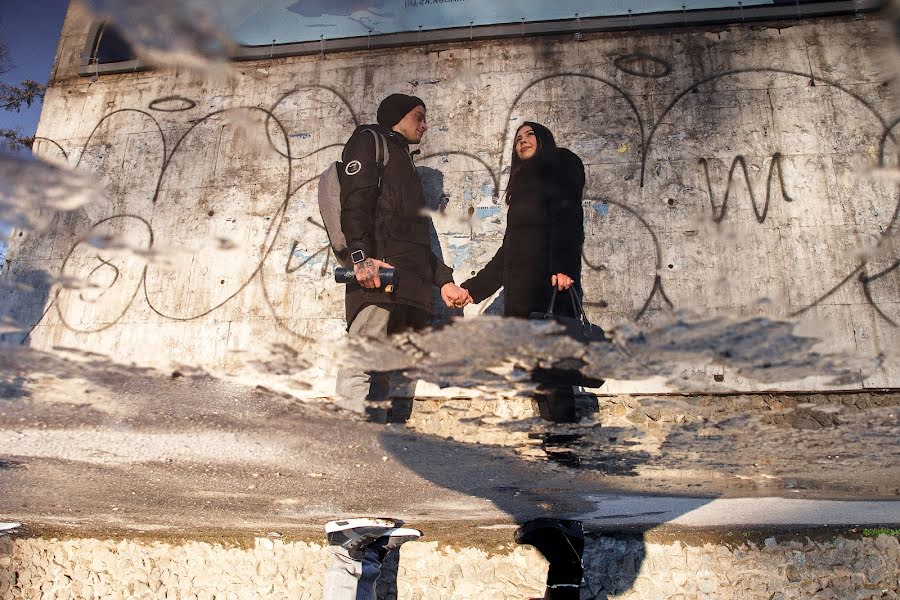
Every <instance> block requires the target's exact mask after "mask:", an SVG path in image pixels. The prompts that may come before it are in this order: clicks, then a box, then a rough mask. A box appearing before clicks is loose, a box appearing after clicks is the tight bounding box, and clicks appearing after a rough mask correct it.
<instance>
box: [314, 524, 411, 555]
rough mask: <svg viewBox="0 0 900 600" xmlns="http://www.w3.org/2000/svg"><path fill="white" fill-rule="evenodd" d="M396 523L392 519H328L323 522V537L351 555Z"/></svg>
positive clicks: (394, 526) (330, 543) (386, 531)
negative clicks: (326, 521)
mask: <svg viewBox="0 0 900 600" xmlns="http://www.w3.org/2000/svg"><path fill="white" fill-rule="evenodd" d="M398 525H400V523H399V522H397V521H394V520H393V519H343V520H341V521H329V522H328V523H326V524H325V537H327V538H328V544H329V545H331V546H340V547H341V548H343V549H344V550H346V551H347V552H348V553H349V554H350V555H351V556H353V555H354V554H358V553H359V552H360V551H361V550H362V549H363V548H365V547H366V546H368V545H369V544H371V543H372V542H374V541H375V540H377V539H378V538H380V537H381V536H383V535H385V534H386V533H388V532H389V531H391V530H392V529H395V528H396V527H397V526H398Z"/></svg>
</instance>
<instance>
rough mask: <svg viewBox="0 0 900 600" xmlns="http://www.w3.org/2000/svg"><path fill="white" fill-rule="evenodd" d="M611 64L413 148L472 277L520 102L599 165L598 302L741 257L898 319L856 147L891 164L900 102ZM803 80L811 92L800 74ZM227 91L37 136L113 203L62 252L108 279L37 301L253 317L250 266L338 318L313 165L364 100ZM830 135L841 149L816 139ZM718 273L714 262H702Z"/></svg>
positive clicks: (880, 214) (660, 66)
mask: <svg viewBox="0 0 900 600" xmlns="http://www.w3.org/2000/svg"><path fill="white" fill-rule="evenodd" d="M613 67H614V69H615V70H616V75H615V77H606V76H602V75H598V74H594V73H587V72H585V73H582V72H571V71H567V72H558V73H552V74H547V75H543V76H541V77H538V78H536V79H534V80H533V81H531V82H529V83H528V84H527V85H525V86H524V87H522V89H521V91H520V92H519V93H518V94H517V95H516V96H515V98H514V99H513V101H512V103H511V105H510V106H509V109H508V113H507V115H506V119H505V121H503V122H502V123H503V127H502V130H501V131H497V132H495V133H494V134H491V133H489V132H487V133H486V132H482V131H479V130H477V124H475V123H472V124H471V126H473V127H476V129H473V130H472V131H471V132H470V133H471V135H472V136H475V137H480V138H482V139H483V140H487V142H486V143H487V144H488V145H489V146H491V147H493V148H494V150H492V151H490V152H486V151H474V150H471V149H460V148H452V147H445V148H440V149H438V150H435V149H434V148H433V147H432V146H429V152H428V153H427V154H426V155H424V156H421V157H420V158H418V163H419V164H420V165H422V166H423V167H427V168H430V169H434V170H436V171H437V172H440V173H442V175H443V176H442V177H441V183H440V184H438V185H437V188H442V189H435V190H433V191H430V192H429V194H432V195H434V194H436V195H438V196H439V198H437V199H436V200H434V201H433V202H432V201H431V200H430V204H434V205H435V206H436V207H438V208H439V209H440V210H447V211H449V212H451V213H454V214H457V215H458V216H459V217H460V218H459V219H457V220H456V221H453V222H452V223H451V224H450V225H448V226H446V227H443V229H442V228H441V226H439V230H440V231H439V233H440V235H441V242H442V243H441V245H442V247H444V248H445V251H446V252H447V254H448V256H447V257H446V258H447V259H448V260H447V261H446V262H448V263H452V264H454V266H455V267H457V268H458V271H457V272H458V273H462V274H463V277H465V276H466V275H467V272H468V271H469V270H472V271H474V270H475V269H477V268H480V266H483V264H484V263H486V262H487V260H488V259H489V258H490V253H489V252H487V250H485V249H487V248H496V246H497V245H498V244H499V238H500V237H501V236H502V226H503V225H502V204H501V199H500V198H501V194H500V191H501V189H500V188H501V185H502V182H503V180H502V176H503V175H506V174H508V172H509V157H510V152H511V137H512V134H513V133H514V131H515V127H516V124H517V123H518V122H521V121H522V120H525V118H526V117H527V118H528V119H533V120H538V121H543V122H545V123H547V124H548V125H549V126H550V127H551V129H553V130H554V133H555V134H556V136H557V139H558V140H560V141H561V143H563V145H567V146H569V147H570V148H571V149H573V150H574V151H575V152H576V153H577V154H579V155H580V156H581V157H582V159H583V160H584V162H585V164H586V167H587V171H588V186H587V188H586V193H585V200H584V203H585V208H586V211H585V213H586V232H587V237H588V239H587V241H586V244H585V250H584V265H585V267H586V269H587V271H588V273H594V275H588V276H586V277H585V281H586V288H588V289H587V298H588V302H587V304H588V306H591V307H592V308H591V310H592V311H597V312H599V313H602V312H603V311H605V310H610V311H614V312H616V313H618V314H621V315H623V316H627V317H630V318H633V319H641V318H643V317H644V316H645V315H647V314H648V313H650V312H653V311H654V310H659V309H668V308H673V307H675V306H681V305H685V304H689V303H690V301H691V298H692V297H696V296H697V295H698V294H699V295H700V296H701V297H702V296H703V294H704V293H706V292H704V290H703V289H702V288H703V286H704V285H706V283H707V282H708V281H709V280H711V279H712V278H713V277H714V276H715V275H716V273H721V272H722V271H727V270H728V269H729V265H734V264H740V265H741V266H742V267H743V266H745V265H744V264H743V263H746V266H747V268H748V269H749V270H754V271H756V272H757V273H758V275H757V276H756V277H755V278H753V281H751V282H749V283H747V284H746V285H744V286H743V287H740V286H739V289H738V291H737V292H736V293H738V294H739V295H740V296H741V297H740V298H738V299H733V300H732V301H733V303H734V304H738V303H740V302H747V301H751V300H752V299H753V298H755V297H764V296H766V295H768V294H771V292H772V289H773V287H774V288H779V289H787V293H788V295H789V296H790V304H791V306H792V307H794V314H802V313H804V312H806V311H809V310H810V309H812V308H813V307H816V306H818V305H820V304H822V303H825V302H826V301H827V300H828V299H829V298H833V297H835V296H836V295H838V294H842V293H850V291H849V288H851V287H852V286H853V285H854V284H855V285H857V286H859V287H858V292H859V294H860V295H861V296H862V297H864V299H865V301H866V302H868V303H869V304H870V305H871V306H872V307H873V309H874V311H875V313H876V314H877V315H878V316H879V318H880V319H881V320H882V321H883V322H885V323H887V324H889V325H890V326H894V327H896V326H897V322H898V315H897V314H895V313H896V311H897V306H896V298H895V297H894V294H893V292H892V290H893V289H895V288H896V285H897V284H896V281H895V280H896V278H897V277H898V275H900V270H898V264H900V262H898V259H897V256H896V255H895V254H891V251H890V250H888V251H886V252H871V253H869V254H866V255H860V254H859V253H855V252H853V249H854V248H855V244H857V243H858V242H859V241H860V238H861V240H862V241H863V242H865V243H867V244H869V245H871V246H872V247H874V248H876V249H877V248H882V247H884V246H887V245H889V244H888V242H889V240H890V237H891V236H892V235H895V234H896V227H897V220H898V211H900V203H898V201H897V193H896V189H895V188H894V187H893V184H891V183H881V184H879V183H872V182H871V181H869V180H867V179H865V178H864V177H861V176H860V177H857V178H855V179H854V178H853V176H851V175H850V173H860V171H861V170H862V169H860V164H859V161H858V159H859V157H860V156H865V155H866V153H868V155H869V156H868V158H869V159H870V165H869V166H871V163H872V162H874V164H876V165H878V166H881V167H884V166H886V165H888V164H889V163H890V162H891V160H892V153H893V152H894V144H895V139H894V129H895V128H896V126H897V123H898V122H897V121H896V120H895V121H893V122H891V121H888V119H887V118H886V117H885V116H883V115H882V114H880V112H879V111H878V110H877V108H876V107H875V105H874V104H873V103H872V102H870V101H869V100H867V99H866V98H864V97H863V96H862V95H860V94H859V93H857V92H855V91H854V90H851V89H849V88H847V87H845V86H842V85H841V84H840V83H838V82H834V81H827V80H823V79H816V80H811V77H810V75H809V74H808V73H802V72H799V71H790V70H783V69H774V68H756V69H741V70H729V71H725V72H722V73H719V74H716V75H713V76H709V77H704V78H702V79H699V80H697V81H694V82H693V83H690V84H689V85H687V86H686V87H684V88H683V89H681V90H680V91H677V92H676V93H674V95H672V96H671V98H672V99H671V101H670V102H668V104H667V105H666V106H665V107H664V108H663V109H662V110H661V111H653V110H651V107H650V106H649V105H648V98H647V96H646V94H644V95H642V94H639V93H636V92H630V91H629V86H630V84H631V83H633V82H634V81H638V82H640V81H652V82H654V85H659V82H661V81H665V78H666V77H669V76H670V75H671V74H672V71H673V69H672V67H671V65H670V64H669V63H668V62H667V61H666V60H664V59H662V58H660V57H655V56H652V55H650V54H646V53H635V54H628V55H622V56H619V57H617V58H616V59H615V60H614V61H613ZM635 87H638V86H635ZM801 88H802V89H805V90H807V92H806V94H807V95H806V96H803V94H798V93H797V90H798V89H801ZM819 90H827V96H828V98H829V100H830V101H831V102H832V105H833V107H834V108H833V117H834V119H833V120H834V122H836V123H841V122H843V123H846V124H847V129H846V130H839V131H831V132H823V130H822V128H821V125H820V124H818V123H814V122H812V121H811V119H810V116H809V115H810V114H813V112H814V111H813V110H812V109H811V108H810V105H811V104H812V103H816V102H818V101H819V99H820V96H821V94H822V93H826V92H820V91H819ZM817 94H818V95H817ZM226 103H227V102H226V100H224V99H221V98H212V99H201V98H187V97H184V96H179V95H170V96H165V97H160V98H157V99H154V100H152V101H151V102H149V104H148V105H147V106H146V107H139V108H129V107H124V108H118V109H116V110H112V111H111V112H109V113H107V114H106V115H104V116H103V117H102V118H101V119H100V121H99V122H98V123H97V124H96V126H95V127H94V128H93V131H92V132H91V133H90V135H89V136H88V138H87V141H86V142H85V143H84V144H83V145H82V146H81V147H80V148H77V149H76V148H68V149H66V148H64V144H62V143H60V142H57V141H54V140H50V139H46V138H39V142H38V144H37V150H38V152H39V153H41V154H43V155H46V156H56V157H57V158H59V159H60V160H63V161H67V162H69V163H70V164H72V163H74V164H75V165H76V166H77V167H78V168H80V169H83V170H86V171H89V172H91V173H94V174H95V175H96V176H97V177H98V179H99V180H100V182H101V183H102V185H104V186H105V187H106V189H107V191H108V195H109V198H110V202H109V204H108V205H107V206H90V207H86V208H84V209H83V210H82V211H80V212H79V213H78V214H74V215H69V216H61V217H59V219H61V220H68V225H69V227H70V229H69V230H70V231H80V232H83V233H82V234H81V235H80V236H79V239H78V241H77V242H76V243H74V244H73V245H72V246H71V248H70V249H69V250H68V252H67V254H66V255H65V256H64V257H63V259H62V263H61V265H62V266H61V273H60V275H61V276H62V277H63V278H68V279H72V280H76V279H80V280H86V281H88V282H90V283H92V284H93V286H92V287H91V288H90V289H89V290H75V289H68V288H66V287H61V288H60V289H58V290H57V291H56V293H55V294H54V295H53V297H52V298H51V304H50V306H49V307H48V310H46V311H44V313H43V314H42V315H41V318H42V319H43V318H44V316H45V315H46V314H49V313H50V312H51V310H50V309H52V312H55V313H56V315H58V318H59V321H60V322H61V323H62V324H64V325H65V326H66V327H68V328H70V329H72V330H74V331H79V332H85V333H88V332H98V331H102V330H104V329H108V328H109V327H112V326H113V325H115V324H116V323H119V322H121V321H122V319H124V318H125V317H126V315H127V314H128V313H129V311H131V310H133V309H134V307H135V304H136V303H137V302H141V303H142V305H143V306H144V307H145V308H147V309H148V310H150V311H152V313H154V314H156V315H158V316H159V317H162V318H164V319H167V320H172V321H190V320H195V319H199V318H202V317H206V316H208V315H211V314H213V313H216V314H217V316H219V315H221V318H222V319H223V320H229V319H240V318H242V317H243V316H244V315H245V312H246V311H245V308H242V307H239V306H237V303H235V302H233V300H234V299H235V298H237V297H239V296H241V295H242V294H245V293H246V292H247V290H248V288H249V287H250V286H251V285H253V284H259V288H258V289H259V290H260V291H261V294H262V299H263V302H264V304H265V311H266V312H267V313H268V315H269V316H270V317H274V318H275V319H276V320H277V322H278V323H279V325H280V326H281V327H282V328H284V329H285V330H287V331H291V332H294V333H295V334H297V335H302V333H301V329H300V328H299V327H297V326H296V319H297V313H298V311H299V310H300V307H301V306H311V305H314V304H316V303H317V301H320V300H321V299H322V298H323V294H324V295H325V296H328V295H329V294H330V297H331V299H332V300H334V302H327V303H325V304H327V305H328V306H329V308H325V309H323V310H326V311H329V312H328V313H327V316H332V317H339V316H340V310H339V309H336V308H334V306H339V305H340V296H339V295H338V294H339V291H338V290H336V289H335V286H328V285H327V283H326V282H323V281H322V278H327V277H328V274H329V270H330V267H331V266H333V264H334V261H333V256H332V255H331V250H330V247H329V246H328V243H327V237H326V235H325V232H324V228H323V226H322V225H321V221H320V219H319V217H318V211H317V207H316V206H315V201H314V199H313V198H314V193H315V188H316V185H315V182H316V178H317V174H318V173H320V172H321V171H322V170H324V168H325V167H326V166H327V165H328V164H329V163H330V162H331V161H334V160H336V159H337V157H338V156H339V154H340V149H341V148H342V144H343V142H344V141H345V140H346V139H347V138H348V137H349V135H350V133H352V131H353V129H354V128H355V127H356V126H358V125H359V123H360V120H359V117H358V115H357V112H356V111H355V110H354V108H353V106H352V105H351V102H350V101H349V100H348V99H347V98H346V97H345V96H343V95H342V94H341V93H340V92H339V91H338V90H336V89H334V88H331V87H328V86H322V85H315V84H311V85H303V86H299V87H296V88H294V89H291V90H288V91H286V92H285V93H284V94H282V95H281V96H280V97H279V98H278V99H277V100H276V101H275V103H274V104H273V105H272V106H271V107H270V108H260V107H250V106H246V107H225V106H224V105H225V104H226ZM585 107H592V110H591V111H586V110H585ZM748 107H751V108H753V110H750V111H749V112H748ZM754 110H755V111H756V112H754ZM657 113H658V114H657ZM748 114H749V115H751V116H753V117H754V118H748ZM850 115H852V119H851V118H849V116H850ZM430 116H431V120H432V121H433V122H438V123H439V122H440V120H441V116H440V115H439V114H434V113H432V114H431V115H430ZM845 117H847V118H846V120H845V121H844V120H843V119H844V118H845ZM788 123H791V125H790V127H789V126H788ZM850 123H852V126H851V125H850ZM798 124H799V125H798ZM434 129H436V128H434V127H433V131H432V132H430V133H429V136H430V137H432V138H435V139H436V143H437V144H438V145H439V144H441V143H442V142H441V140H443V139H445V138H446V136H443V137H442V136H441V135H440V134H439V132H440V131H443V130H444V128H441V129H439V130H438V133H435V132H434ZM829 136H830V137H829ZM491 140H493V141H491ZM823 140H824V141H823ZM834 140H839V141H840V143H841V144H842V147H837V146H833V147H831V148H828V149H822V145H823V144H824V143H825V142H827V143H831V142H832V141H834ZM873 147H874V148H876V150H875V151H874V152H873V151H872V150H871V148H873ZM817 149H818V150H817ZM873 154H874V156H872V155H873ZM790 173H793V176H790V175H789V174H790ZM427 187H428V186H426V188H427ZM823 211H825V212H827V213H828V214H823ZM829 211H830V212H829ZM162 214H168V215H175V217H173V218H168V219H166V218H161V217H160V215H162ZM744 217H747V220H749V222H750V223H755V224H756V225H757V227H756V228H746V227H745V230H746V231H749V233H748V234H747V235H748V236H749V237H747V238H746V239H743V240H738V241H737V242H734V243H733V244H732V246H733V248H732V249H733V250H734V251H735V252H736V253H745V254H744V255H743V256H741V257H738V258H734V259H732V262H730V263H729V262H723V261H725V260H726V259H727V258H728V257H727V256H723V252H721V251H720V249H719V248H718V247H716V249H715V250H711V246H710V242H709V241H708V240H706V239H704V238H705V237H706V231H705V230H704V229H703V226H702V223H703V222H708V223H711V224H712V225H714V226H722V225H726V224H728V223H729V222H732V221H740V220H741V219H744ZM467 219H468V220H469V222H470V223H471V222H472V221H483V222H485V223H486V226H485V227H483V228H482V232H481V233H476V232H475V230H474V229H472V228H466V227H465V226H463V225H461V224H462V223H465V222H466V220H467ZM751 219H752V220H751ZM698 222H699V223H701V225H700V226H698V225H697V223H698ZM829 228H830V229H836V228H843V229H844V230H846V231H853V232H856V233H857V234H858V237H855V238H854V237H853V236H849V238H852V239H848V241H847V244H846V246H845V247H838V248H835V249H832V250H830V251H829V252H830V254H828V255H827V256H822V250H821V249H815V248H814V246H815V245H817V244H818V245H819V246H821V245H822V244H821V241H822V240H821V231H822V230H823V229H829ZM794 233H796V235H794ZM788 234H790V235H788ZM113 236H118V237H120V238H126V239H128V240H129V245H130V247H131V249H132V250H137V252H132V253H131V254H129V255H127V256H125V257H124V258H122V257H117V258H112V257H111V256H110V255H109V253H108V252H105V251H104V250H103V249H102V248H98V247H97V244H96V243H94V241H95V240H96V239H98V238H99V239H103V238H105V237H113ZM786 236H787V237H786ZM192 240H194V241H196V242H197V244H196V245H195V246H192V245H191V241H192ZM209 240H219V243H218V244H215V243H213V244H209V243H208V242H209ZM161 243H162V244H175V243H177V244H180V245H183V246H185V247H186V248H187V250H186V252H187V254H188V255H189V260H183V261H179V262H177V263H176V264H174V265H172V264H169V265H166V264H160V263H158V262H156V261H153V260H146V259H147V257H148V256H152V253H153V250H154V248H156V247H157V245H159V244H161ZM715 243H717V244H718V243H720V241H717V242H715ZM773 247H777V248H779V249H780V252H781V254H780V255H779V257H778V258H779V260H780V261H782V262H784V261H789V260H791V259H793V260H796V261H798V262H802V261H805V260H810V259H809V258H808V257H818V258H817V259H818V260H821V261H822V265H823V266H822V268H821V269H820V270H819V273H820V275H821V277H820V278H819V280H818V281H814V282H810V281H805V282H803V283H802V284H798V285H800V287H801V288H802V289H798V288H797V287H796V286H795V285H793V284H792V282H791V281H790V279H791V276H792V275H791V273H790V271H791V268H792V266H791V265H790V264H771V263H770V262H769V261H770V260H771V254H772V251H771V248H773ZM730 251H731V250H729V252H730ZM724 254H727V252H726V253H724ZM803 266H804V267H805V268H807V269H812V271H813V272H815V271H816V267H815V265H809V264H807V265H803ZM704 270H706V276H705V279H704V278H703V277H698V276H697V273H698V272H701V271H704ZM680 278H683V279H684V280H686V281H687V283H686V282H685V281H682V280H681V279H680ZM692 279H693V280H695V281H694V282H693V283H692V282H691V280H692ZM611 282H613V283H611ZM793 283H797V282H793ZM329 290H330V291H329ZM673 291H674V292H676V293H673ZM318 304H322V302H318ZM307 316H308V315H307ZM320 316H326V315H325V314H324V313H323V315H320Z"/></svg>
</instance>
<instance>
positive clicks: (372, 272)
mask: <svg viewBox="0 0 900 600" xmlns="http://www.w3.org/2000/svg"><path fill="white" fill-rule="evenodd" d="M379 268H384V269H393V268H394V265H389V264H388V263H386V262H383V261H380V260H377V259H374V258H367V259H366V260H364V261H362V262H361V263H356V264H355V265H353V272H354V273H356V281H358V282H359V285H361V286H362V287H364V288H366V289H370V290H373V289H376V288H380V287H381V279H379V278H378V269H379Z"/></svg>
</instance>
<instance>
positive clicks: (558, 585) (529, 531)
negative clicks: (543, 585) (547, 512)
mask: <svg viewBox="0 0 900 600" xmlns="http://www.w3.org/2000/svg"><path fill="white" fill-rule="evenodd" d="M515 540H516V543H517V544H528V545H530V546H534V547H535V548H537V550H538V552H540V553H541V554H542V555H543V556H544V558H546V559H547V562H548V563H550V567H549V569H548V571H547V591H546V594H545V596H544V598H546V599H547V600H578V598H579V597H580V593H581V591H580V589H581V582H582V579H583V577H584V567H583V566H582V564H581V557H582V555H583V554H584V529H583V528H582V526H581V521H570V520H566V519H534V520H532V521H528V522H527V523H525V524H524V525H522V526H521V527H519V529H517V530H516V535H515Z"/></svg>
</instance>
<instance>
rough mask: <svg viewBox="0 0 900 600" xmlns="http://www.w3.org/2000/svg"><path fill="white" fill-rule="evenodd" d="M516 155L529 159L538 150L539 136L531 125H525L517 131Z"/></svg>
mask: <svg viewBox="0 0 900 600" xmlns="http://www.w3.org/2000/svg"><path fill="white" fill-rule="evenodd" d="M514 143H515V149H516V155H518V157H519V159H521V160H528V159H529V158H531V157H532V156H534V155H535V153H537V151H538V140H537V136H535V135H534V129H532V128H531V125H524V126H522V128H520V129H519V130H518V131H517V132H516V139H515V142H514Z"/></svg>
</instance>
